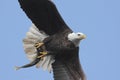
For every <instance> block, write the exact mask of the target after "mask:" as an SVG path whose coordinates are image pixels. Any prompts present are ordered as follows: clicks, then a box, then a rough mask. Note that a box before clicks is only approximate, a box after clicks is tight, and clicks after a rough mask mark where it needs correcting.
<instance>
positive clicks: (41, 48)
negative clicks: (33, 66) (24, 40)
mask: <svg viewBox="0 0 120 80" xmlns="http://www.w3.org/2000/svg"><path fill="white" fill-rule="evenodd" d="M35 47H36V49H37V53H38V56H37V58H41V60H42V59H43V57H44V56H45V55H47V54H48V53H47V51H46V48H45V46H44V43H43V42H38V43H36V44H35Z"/></svg>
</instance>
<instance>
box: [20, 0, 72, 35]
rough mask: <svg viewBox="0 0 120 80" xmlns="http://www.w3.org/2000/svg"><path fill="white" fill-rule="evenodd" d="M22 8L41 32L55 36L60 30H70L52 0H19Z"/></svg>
mask: <svg viewBox="0 0 120 80" xmlns="http://www.w3.org/2000/svg"><path fill="white" fill-rule="evenodd" d="M18 1H19V3H20V5H21V8H22V9H23V11H24V12H25V13H26V15H27V16H28V17H29V18H30V19H31V20H32V22H33V23H34V24H35V25H36V26H37V28H38V29H39V30H43V31H44V32H45V33H46V34H48V35H53V34H55V33H56V32H58V31H59V30H63V29H66V28H67V29H69V30H70V31H72V30H71V29H70V28H69V27H68V26H67V25H66V23H65V22H64V20H63V19H62V18H61V16H60V14H59V12H58V11H57V9H56V7H55V5H54V4H53V3H52V1H51V0H18Z"/></svg>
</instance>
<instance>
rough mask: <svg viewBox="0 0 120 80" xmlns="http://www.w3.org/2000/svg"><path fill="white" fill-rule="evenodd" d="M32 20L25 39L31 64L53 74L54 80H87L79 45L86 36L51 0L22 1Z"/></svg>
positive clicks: (20, 0) (23, 7) (25, 46)
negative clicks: (73, 26)
mask: <svg viewBox="0 0 120 80" xmlns="http://www.w3.org/2000/svg"><path fill="white" fill-rule="evenodd" d="M18 1H19V3H20V5H21V8H22V9H23V11H24V12H25V13H26V15H27V16H28V18H29V19H30V20H31V21H32V23H33V24H32V26H31V27H30V30H29V31H28V32H27V34H26V37H25V38H24V39H23V43H24V50H25V52H26V55H27V57H28V59H29V60H30V63H29V64H26V65H23V66H21V67H16V69H20V68H27V67H31V66H33V65H36V67H37V68H38V67H42V68H43V69H47V70H48V71H49V72H51V71H53V74H54V80H86V78H85V74H84V72H83V69H82V67H81V64H80V61H79V43H80V41H81V40H82V39H85V35H84V34H83V33H80V32H77V33H74V32H73V31H72V30H71V29H70V28H69V27H68V26H67V24H66V23H65V22H64V20H63V19H62V17H61V16H60V14H59V12H58V10H57V8H56V6H55V5H54V3H53V2H52V1H51V0H18Z"/></svg>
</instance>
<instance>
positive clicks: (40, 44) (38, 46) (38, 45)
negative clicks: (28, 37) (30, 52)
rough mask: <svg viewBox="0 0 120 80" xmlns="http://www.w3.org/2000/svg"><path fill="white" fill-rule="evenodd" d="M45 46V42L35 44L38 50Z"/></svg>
mask: <svg viewBox="0 0 120 80" xmlns="http://www.w3.org/2000/svg"><path fill="white" fill-rule="evenodd" d="M43 45H44V43H43V42H37V43H35V47H36V49H38V48H40V47H41V46H43Z"/></svg>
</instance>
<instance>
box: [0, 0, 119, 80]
mask: <svg viewBox="0 0 120 80" xmlns="http://www.w3.org/2000/svg"><path fill="white" fill-rule="evenodd" d="M53 1H54V2H55V4H56V6H57V8H58V10H59V12H60V13H61V15H62V17H63V18H64V20H65V22H66V23H67V24H68V25H69V27H71V28H72V29H73V31H75V32H78V31H80V32H83V33H85V34H86V35H87V38H86V39H85V40H83V41H82V42H81V44H80V60H81V64H82V66H83V69H84V71H85V73H86V76H87V79H88V80H120V0H53ZM30 26H31V21H30V20H29V19H28V18H27V16H26V15H25V13H24V12H23V11H22V10H21V9H20V6H19V4H18V1H17V0H0V54H1V55H0V80H53V75H52V74H49V73H48V72H47V71H43V70H42V69H41V68H40V69H36V68H35V67H32V68H28V69H21V70H18V71H15V70H14V66H16V65H17V66H21V65H23V64H26V63H29V61H28V60H27V58H26V56H25V54H24V50H23V45H22V39H23V38H24V37H25V34H26V32H27V31H28V29H29V27H30Z"/></svg>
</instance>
